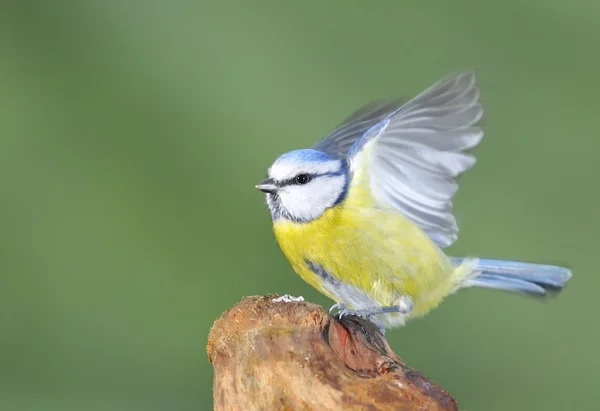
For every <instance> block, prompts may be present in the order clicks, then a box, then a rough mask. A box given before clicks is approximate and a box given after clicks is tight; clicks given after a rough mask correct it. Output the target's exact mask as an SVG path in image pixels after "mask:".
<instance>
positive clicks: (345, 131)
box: [312, 98, 407, 159]
mask: <svg viewBox="0 0 600 411" xmlns="http://www.w3.org/2000/svg"><path fill="white" fill-rule="evenodd" d="M406 101H407V99H404V98H399V99H394V100H376V101H372V102H370V103H368V104H366V105H364V106H363V107H361V108H360V109H358V110H357V111H355V112H354V113H352V114H351V115H350V116H348V117H347V118H346V119H345V120H344V121H342V122H341V123H340V125H338V126H337V127H336V128H335V129H334V130H333V131H331V132H330V133H329V134H327V135H326V136H325V137H323V138H322V139H321V140H319V141H318V142H317V143H315V144H314V145H313V146H312V148H313V149H315V150H319V151H323V152H325V153H327V154H329V155H330V156H332V157H334V158H339V159H342V158H345V157H346V155H347V154H348V151H349V150H350V147H352V145H353V144H354V143H356V142H357V141H358V140H359V139H360V138H361V137H362V136H364V135H365V133H366V132H367V131H368V130H369V129H370V128H372V127H373V126H375V125H377V124H378V123H381V122H382V121H384V120H385V119H386V118H387V116H389V115H390V113H392V112H394V111H396V110H397V109H398V108H399V107H401V106H402V104H404V103H406Z"/></svg>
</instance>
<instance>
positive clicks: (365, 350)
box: [207, 295, 457, 411]
mask: <svg viewBox="0 0 600 411" xmlns="http://www.w3.org/2000/svg"><path fill="white" fill-rule="evenodd" d="M277 297H278V296H277V295H268V296H254V297H246V298H244V299H243V300H242V301H241V302H239V303H238V304H236V305H235V306H234V307H233V308H231V309H229V310H227V311H225V312H224V313H223V314H222V315H221V317H220V318H219V319H218V320H217V321H215V323H214V325H213V327H212V329H211V331H210V335H209V339H208V347H207V351H208V357H209V359H210V361H211V363H212V364H213V367H214V383H213V396H214V408H215V410H219V411H220V410H227V411H230V410H243V411H251V410H373V411H376V410H457V406H456V401H454V399H453V398H452V397H451V396H450V395H449V394H448V393H446V392H445V391H444V390H443V389H442V388H440V387H439V386H438V385H436V384H435V383H433V382H431V381H429V380H428V379H427V378H426V377H425V376H423V375H422V374H421V373H420V372H418V371H415V370H413V369H411V368H409V367H407V366H406V365H405V364H404V362H403V361H402V360H401V359H400V357H398V356H397V355H396V354H395V353H394V352H393V351H392V350H391V349H390V346H389V345H388V343H387V341H386V340H385V338H384V336H383V335H382V334H381V333H380V332H379V330H378V329H377V327H375V326H374V325H373V324H371V323H370V322H368V321H365V320H362V319H360V318H356V317H345V318H343V319H342V320H341V321H339V320H337V319H335V318H333V317H331V316H330V315H328V314H327V313H326V312H325V311H323V309H322V308H321V307H320V306H318V305H315V304H311V303H307V302H294V301H292V302H290V301H279V302H274V301H273V300H274V299H275V298H277Z"/></svg>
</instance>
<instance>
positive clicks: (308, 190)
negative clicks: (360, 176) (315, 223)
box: [279, 176, 345, 220]
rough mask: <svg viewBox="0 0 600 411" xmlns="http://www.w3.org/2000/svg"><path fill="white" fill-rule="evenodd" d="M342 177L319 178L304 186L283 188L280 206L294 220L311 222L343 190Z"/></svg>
mask: <svg viewBox="0 0 600 411" xmlns="http://www.w3.org/2000/svg"><path fill="white" fill-rule="evenodd" d="M344 185H345V177H344V176H321V177H317V178H316V179H314V180H313V181H311V182H310V183H308V184H306V185H292V186H288V187H285V188H283V189H282V190H281V191H280V193H279V195H280V199H281V205H282V206H283V208H284V209H285V210H286V211H287V212H288V213H289V214H290V215H292V216H293V217H294V218H297V219H301V220H313V219H315V218H317V217H319V216H320V215H321V214H323V212H324V211H325V210H326V209H328V208H329V207H331V206H333V205H334V204H335V202H336V201H337V199H338V198H339V197H340V195H341V194H342V192H343V190H344Z"/></svg>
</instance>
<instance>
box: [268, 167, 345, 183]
mask: <svg viewBox="0 0 600 411" xmlns="http://www.w3.org/2000/svg"><path fill="white" fill-rule="evenodd" d="M300 174H305V175H307V176H308V177H309V179H310V181H312V180H314V179H315V178H318V177H323V176H330V177H336V176H342V175H344V174H345V173H344V171H336V172H330V173H300ZM300 174H298V175H300ZM298 175H295V176H294V177H292V178H288V179H287V180H283V181H277V182H276V184H277V185H278V186H279V187H285V186H297V185H302V184H298V183H297V182H296V177H298ZM310 181H309V182H310Z"/></svg>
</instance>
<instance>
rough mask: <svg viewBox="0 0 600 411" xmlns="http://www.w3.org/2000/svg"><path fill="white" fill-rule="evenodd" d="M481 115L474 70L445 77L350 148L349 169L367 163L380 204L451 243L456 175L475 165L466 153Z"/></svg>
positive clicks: (480, 132) (477, 133)
mask: <svg viewBox="0 0 600 411" xmlns="http://www.w3.org/2000/svg"><path fill="white" fill-rule="evenodd" d="M482 116H483V107H482V106H481V104H480V102H479V90H478V88H477V86H476V85H475V74H474V73H472V72H465V73H458V74H453V75H450V76H447V77H445V78H443V79H441V80H440V81H438V82H437V83H435V84H434V85H433V86H431V87H430V88H428V89H427V90H425V91H424V92H422V93H421V94H419V95H418V96H416V97H415V98H413V99H411V100H410V101H408V102H407V103H405V104H404V105H402V106H401V107H399V108H397V109H396V110H395V111H393V112H391V113H389V114H388V115H384V116H383V118H381V120H380V121H379V122H377V123H375V124H371V127H370V128H369V129H367V131H366V132H365V133H364V135H363V136H362V137H361V138H360V139H359V140H356V142H355V143H354V145H353V146H352V147H351V148H350V149H349V153H348V160H349V163H350V167H351V169H352V170H353V171H356V169H357V167H366V168H367V169H368V174H369V177H370V188H371V192H372V194H373V197H374V198H375V200H376V201H377V202H378V203H380V204H385V205H391V206H393V207H395V208H396V209H397V210H399V211H400V212H402V213H403V214H404V215H405V216H407V217H408V218H410V219H411V220H412V221H414V222H415V223H416V224H418V225H419V226H420V227H421V228H422V229H423V230H424V231H425V232H426V233H427V234H428V235H429V237H430V238H431V239H432V240H433V241H435V242H436V243H437V244H438V245H439V246H440V247H447V246H449V245H451V244H452V243H453V242H454V241H455V240H456V238H457V234H458V226H457V223H456V218H455V217H454V215H453V214H452V197H453V196H454V193H455V192H456V190H457V188H458V185H457V183H456V180H455V179H456V177H457V176H458V175H459V174H461V173H463V172H464V171H466V170H467V169H469V168H470V167H471V166H473V165H474V164H475V158H474V157H473V156H472V155H470V154H467V153H466V152H465V151H466V150H468V149H470V148H472V147H474V146H476V145H477V144H478V143H479V141H480V140H481V138H482V137H483V130H482V129H481V128H480V127H478V126H477V123H478V122H479V120H480V119H481V118H482ZM359 124H360V123H359ZM369 124H370V123H369ZM365 125H366V123H365ZM341 140H342V142H343V144H341V143H340V144H339V145H340V146H344V147H345V141H344V139H341ZM336 141H337V140H336ZM367 148H368V149H367Z"/></svg>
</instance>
